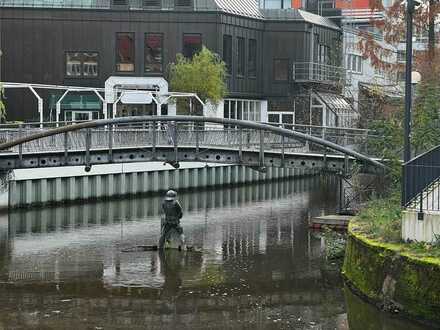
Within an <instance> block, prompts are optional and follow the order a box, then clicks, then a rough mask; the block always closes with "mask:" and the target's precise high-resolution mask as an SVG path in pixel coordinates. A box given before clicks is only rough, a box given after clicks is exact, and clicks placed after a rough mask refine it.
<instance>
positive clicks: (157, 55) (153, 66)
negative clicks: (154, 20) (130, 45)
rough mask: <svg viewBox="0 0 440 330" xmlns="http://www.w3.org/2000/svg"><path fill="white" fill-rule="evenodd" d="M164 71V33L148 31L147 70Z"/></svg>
mask: <svg viewBox="0 0 440 330" xmlns="http://www.w3.org/2000/svg"><path fill="white" fill-rule="evenodd" d="M162 71H163V35H162V34H160V33H147V34H146V35H145V72H148V73H161V72H162Z"/></svg>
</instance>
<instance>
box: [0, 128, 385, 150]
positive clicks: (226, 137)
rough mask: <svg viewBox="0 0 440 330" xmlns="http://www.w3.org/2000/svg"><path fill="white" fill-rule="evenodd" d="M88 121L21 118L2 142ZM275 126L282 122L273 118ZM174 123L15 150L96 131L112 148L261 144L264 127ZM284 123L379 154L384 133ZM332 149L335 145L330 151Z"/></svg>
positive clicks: (269, 143) (291, 144) (287, 142)
mask: <svg viewBox="0 0 440 330" xmlns="http://www.w3.org/2000/svg"><path fill="white" fill-rule="evenodd" d="M78 123H82V122H60V123H54V122H47V123H43V127H42V128H41V127H40V123H18V124H6V125H0V143H4V142H9V141H14V140H16V139H18V138H22V137H25V136H29V135H32V134H35V133H38V132H41V131H42V130H49V129H52V128H55V127H56V126H57V125H58V126H67V125H72V124H78ZM271 125H272V126H280V125H275V124H271ZM174 127H176V130H174V128H173V124H170V123H161V122H155V123H154V124H153V122H151V121H149V122H144V123H142V122H140V123H136V124H129V125H127V124H117V125H108V126H106V127H100V128H93V129H81V130H76V131H72V132H68V133H65V134H64V135H54V136H50V137H45V138H42V139H38V140H34V141H31V142H27V143H24V144H23V145H21V146H15V147H12V148H10V149H9V151H11V152H19V151H20V149H21V151H22V152H28V153H29V152H44V151H56V150H64V149H66V144H67V148H68V149H69V150H84V148H85V147H86V144H87V138H88V136H90V148H92V149H97V148H108V146H109V145H110V139H111V140H112V141H111V143H112V147H114V148H118V147H142V146H143V147H145V146H147V145H152V144H153V143H154V144H155V145H157V146H169V145H173V144H174V140H175V139H177V143H178V145H179V146H185V145H187V146H194V145H196V144H198V145H200V146H202V147H215V146H217V147H221V146H226V145H227V146H231V147H237V148H238V147H241V148H243V149H244V150H245V149H258V148H259V147H260V142H261V136H260V131H259V130H255V129H245V128H240V127H237V126H235V127H234V126H227V125H211V126H203V125H194V123H192V122H186V123H185V122H179V123H178V124H177V125H174ZM282 127H283V128H285V129H288V130H292V131H296V132H300V133H303V134H307V135H310V136H314V137H317V138H321V139H323V140H326V141H329V142H332V143H335V144H338V145H341V146H344V147H345V148H348V149H351V150H354V151H358V152H362V153H363V154H365V155H368V156H371V157H376V156H377V155H374V154H371V152H370V151H369V150H368V144H369V143H368V142H369V141H371V140H372V139H378V138H381V137H379V136H377V135H375V134H374V132H372V131H369V130H364V129H356V128H341V127H322V126H313V125H298V124H284V125H282ZM263 135H264V136H263V138H264V139H263V140H264V143H265V145H266V149H268V150H280V149H281V148H284V149H285V150H286V151H302V152H314V151H315V152H321V151H322V150H323V148H322V146H320V145H316V144H313V143H306V142H305V141H302V140H299V139H295V138H289V137H282V136H280V135H278V134H274V133H271V132H267V131H266V132H264V134H263ZM329 152H331V151H329Z"/></svg>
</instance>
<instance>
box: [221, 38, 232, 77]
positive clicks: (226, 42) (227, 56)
mask: <svg viewBox="0 0 440 330" xmlns="http://www.w3.org/2000/svg"><path fill="white" fill-rule="evenodd" d="M223 61H224V62H225V63H226V67H227V69H228V72H229V73H231V72H232V36H230V35H227V34H225V35H223Z"/></svg>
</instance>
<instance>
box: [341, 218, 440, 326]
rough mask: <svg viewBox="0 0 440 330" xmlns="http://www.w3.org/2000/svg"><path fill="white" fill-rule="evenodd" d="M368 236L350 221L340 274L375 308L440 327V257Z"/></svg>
mask: <svg viewBox="0 0 440 330" xmlns="http://www.w3.org/2000/svg"><path fill="white" fill-rule="evenodd" d="M401 251H402V246H401V245H400V244H387V243H381V242H378V241H374V240H370V239H368V238H366V237H365V236H363V235H362V234H361V233H359V232H358V231H356V226H355V225H354V224H350V228H349V234H348V238H347V248H346V254H345V260H344V267H343V275H344V277H345V278H346V279H347V282H348V284H349V285H350V287H352V288H354V289H355V291H357V292H358V293H360V294H361V295H362V296H364V297H366V298H367V299H368V300H370V301H371V302H372V303H374V304H376V306H378V307H379V308H382V309H385V310H389V311H391V312H393V313H400V314H403V315H406V316H408V317H409V318H412V319H415V320H418V321H423V322H424V323H427V324H430V325H433V326H434V327H435V328H436V329H437V327H440V259H439V258H429V257H426V258H421V257H414V256H412V255H409V254H406V253H403V252H401Z"/></svg>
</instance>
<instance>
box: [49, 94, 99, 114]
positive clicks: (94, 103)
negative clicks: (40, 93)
mask: <svg viewBox="0 0 440 330" xmlns="http://www.w3.org/2000/svg"><path fill="white" fill-rule="evenodd" d="M60 97H61V95H53V94H52V95H51V96H50V100H49V108H53V109H55V108H56V102H57V101H58V100H59V98H60ZM61 109H62V110H101V109H102V104H101V100H100V99H99V98H98V96H97V95H95V94H78V93H71V94H67V95H66V96H65V97H64V98H63V100H62V101H61Z"/></svg>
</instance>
